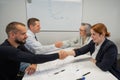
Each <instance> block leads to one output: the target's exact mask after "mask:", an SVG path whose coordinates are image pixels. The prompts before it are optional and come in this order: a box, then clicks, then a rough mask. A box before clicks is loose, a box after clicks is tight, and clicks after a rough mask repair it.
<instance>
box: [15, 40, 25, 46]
mask: <svg viewBox="0 0 120 80" xmlns="http://www.w3.org/2000/svg"><path fill="white" fill-rule="evenodd" d="M15 42H16V43H18V44H20V45H24V44H25V42H26V41H25V42H22V41H19V40H17V39H16V40H15Z"/></svg>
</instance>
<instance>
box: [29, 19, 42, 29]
mask: <svg viewBox="0 0 120 80" xmlns="http://www.w3.org/2000/svg"><path fill="white" fill-rule="evenodd" d="M35 21H40V20H39V19H37V18H29V19H28V21H27V26H28V28H30V25H33V26H34V25H35Z"/></svg>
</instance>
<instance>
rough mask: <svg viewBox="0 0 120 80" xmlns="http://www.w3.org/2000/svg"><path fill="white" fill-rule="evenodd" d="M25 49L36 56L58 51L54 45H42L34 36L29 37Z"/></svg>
mask: <svg viewBox="0 0 120 80" xmlns="http://www.w3.org/2000/svg"><path fill="white" fill-rule="evenodd" d="M25 47H26V48H27V49H28V50H30V51H31V52H33V53H35V54H43V53H47V52H50V51H54V50H57V49H58V48H56V47H55V45H54V44H52V45H42V44H41V43H40V42H39V41H37V40H36V39H35V38H34V37H33V36H30V35H28V38H27V40H26V44H25Z"/></svg>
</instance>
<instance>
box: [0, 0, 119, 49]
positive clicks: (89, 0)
mask: <svg viewBox="0 0 120 80" xmlns="http://www.w3.org/2000/svg"><path fill="white" fill-rule="evenodd" d="M4 3H5V4H4ZM119 3H120V0H83V18H82V22H88V23H91V24H95V23H98V22H102V23H104V24H105V25H106V26H107V27H108V31H110V32H111V38H110V39H112V40H113V41H114V42H115V43H116V44H117V46H118V48H119V46H120V37H119V35H118V34H119V30H120V24H119V21H120V9H119V8H120V5H119ZM11 21H20V22H24V23H26V7H25V0H10V1H9V0H0V29H1V30H0V43H1V42H2V41H3V40H4V39H5V38H6V36H3V35H6V34H5V27H6V24H8V22H11ZM78 34H79V33H78V32H40V33H39V34H38V39H39V41H41V42H42V43H43V44H51V43H54V42H55V41H58V40H65V39H69V38H73V37H76V36H78ZM119 50H120V48H119Z"/></svg>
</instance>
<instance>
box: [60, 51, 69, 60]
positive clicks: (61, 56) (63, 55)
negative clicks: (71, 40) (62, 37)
mask: <svg viewBox="0 0 120 80" xmlns="http://www.w3.org/2000/svg"><path fill="white" fill-rule="evenodd" d="M67 56H68V54H67V53H66V51H64V50H60V51H59V59H64V58H66V57H67Z"/></svg>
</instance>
